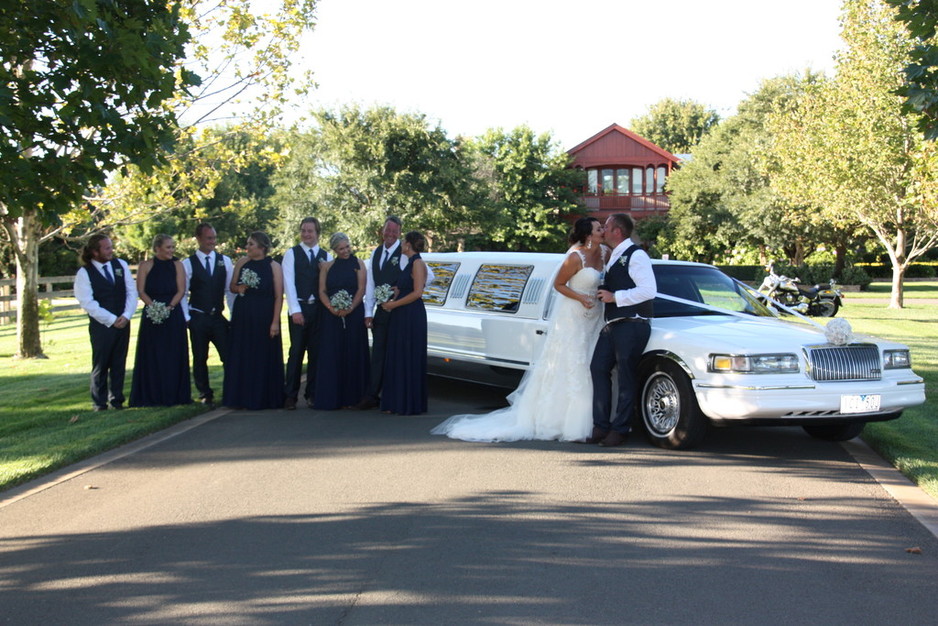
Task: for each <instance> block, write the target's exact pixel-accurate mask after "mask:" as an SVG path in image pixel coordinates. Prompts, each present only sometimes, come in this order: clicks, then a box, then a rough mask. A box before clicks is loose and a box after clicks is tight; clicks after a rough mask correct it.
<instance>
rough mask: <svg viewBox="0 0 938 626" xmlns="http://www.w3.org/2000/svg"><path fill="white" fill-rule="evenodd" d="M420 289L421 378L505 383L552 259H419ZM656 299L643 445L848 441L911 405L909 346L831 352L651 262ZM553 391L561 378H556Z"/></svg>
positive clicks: (741, 296) (536, 317) (810, 332)
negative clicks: (780, 432)
mask: <svg viewBox="0 0 938 626" xmlns="http://www.w3.org/2000/svg"><path fill="white" fill-rule="evenodd" d="M421 256H422V257H423V259H424V260H425V261H426V262H427V263H428V264H429V265H430V266H431V267H432V268H433V272H434V274H435V280H434V281H433V283H432V284H430V285H428V287H427V289H426V291H425V293H424V302H425V303H426V306H427V318H428V355H429V367H430V372H431V373H432V374H436V375H440V376H448V377H452V378H459V379H464V380H473V381H477V382H485V383H490V384H501V385H504V386H514V385H515V384H516V383H517V382H518V380H519V379H520V374H521V372H522V371H523V370H524V369H526V368H527V367H528V366H529V365H530V364H531V362H532V360H533V359H534V358H535V356H536V354H537V351H538V348H539V346H540V345H541V343H542V341H543V339H544V335H545V333H546V332H547V328H548V326H549V320H550V316H551V307H552V305H553V303H554V301H555V299H556V298H559V297H563V296H560V295H559V294H557V293H556V291H554V289H553V281H554V276H555V275H556V273H557V271H558V270H559V268H560V264H561V263H562V261H563V258H564V256H563V255H562V254H542V253H524V252H464V253H427V254H423V255H421ZM653 263H654V272H655V277H656V279H657V281H658V291H659V294H664V295H663V296H661V297H658V298H657V299H656V300H655V314H654V319H653V320H652V323H651V338H650V340H649V342H648V347H647V348H646V349H645V356H644V359H643V362H642V365H641V372H640V394H641V397H640V399H639V402H638V403H637V408H638V412H639V413H640V417H641V422H642V423H644V426H645V428H646V430H647V432H648V434H649V437H650V438H651V440H652V441H653V442H654V443H655V444H657V445H659V446H662V447H666V448H687V447H691V446H693V445H695V444H697V443H698V442H699V441H700V440H701V439H702V437H703V436H704V434H705V433H706V430H707V427H708V425H709V424H711V423H712V424H717V425H728V424H738V423H739V424H741V423H746V424H777V425H796V426H802V427H803V428H804V429H805V430H806V431H807V432H808V433H810V434H811V435H813V436H815V437H819V438H822V439H829V440H844V439H849V438H852V437H855V436H856V435H858V434H859V433H860V431H861V430H862V429H863V426H864V424H865V423H866V422H871V421H882V420H889V419H895V418H897V417H899V416H900V415H901V414H902V410H903V409H905V408H906V407H910V406H915V405H918V404H921V403H923V402H924V401H925V384H924V381H923V380H922V379H921V378H920V377H919V376H917V375H916V374H915V373H914V372H913V371H912V369H911V362H910V356H909V349H908V348H907V347H906V346H904V345H901V344H897V343H892V342H887V341H883V340H879V339H875V338H872V337H866V336H864V337H859V336H858V337H855V338H852V339H851V340H850V341H849V342H847V343H845V344H844V345H835V344H832V343H831V342H829V341H828V339H827V338H826V337H825V333H824V332H823V331H822V330H820V329H818V328H815V327H814V326H811V325H810V324H808V323H803V322H793V321H784V320H781V319H779V318H777V317H776V316H775V314H773V313H772V312H771V311H770V310H768V309H767V308H766V307H765V306H764V305H762V304H761V303H760V302H759V300H758V299H757V296H756V295H753V293H752V292H751V291H749V289H748V288H747V287H745V286H744V285H742V284H741V283H738V282H736V281H734V280H733V279H731V278H730V277H728V276H727V275H726V274H724V273H722V272H721V271H719V270H718V269H716V268H715V267H713V266H711V265H703V264H700V263H689V262H681V261H659V260H656V261H653ZM557 384H560V385H562V384H563V381H557Z"/></svg>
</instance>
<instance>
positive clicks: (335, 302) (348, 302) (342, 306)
mask: <svg viewBox="0 0 938 626" xmlns="http://www.w3.org/2000/svg"><path fill="white" fill-rule="evenodd" d="M329 304H331V305H332V308H333V309H336V310H337V311H347V310H348V309H351V308H352V296H351V294H349V292H347V291H346V290H345V289H340V290H339V291H337V292H335V294H334V295H333V296H332V297H331V298H329ZM342 328H345V318H344V317H343V318H342Z"/></svg>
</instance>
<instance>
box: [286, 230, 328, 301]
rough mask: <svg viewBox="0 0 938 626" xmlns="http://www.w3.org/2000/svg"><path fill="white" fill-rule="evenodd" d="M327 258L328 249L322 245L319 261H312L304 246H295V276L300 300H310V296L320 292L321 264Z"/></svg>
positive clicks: (317, 257)
mask: <svg viewBox="0 0 938 626" xmlns="http://www.w3.org/2000/svg"><path fill="white" fill-rule="evenodd" d="M326 258H327V257H326V251H325V250H323V249H322V247H321V246H320V248H319V254H317V255H316V259H317V262H315V263H311V262H310V260H309V255H308V254H307V253H306V250H305V249H304V248H303V246H301V245H299V244H297V245H295V246H293V276H294V283H295V285H296V296H297V298H298V299H299V301H300V302H309V297H310V296H312V295H316V294H318V293H319V264H320V263H322V262H323V261H325V260H326ZM317 300H318V298H317Z"/></svg>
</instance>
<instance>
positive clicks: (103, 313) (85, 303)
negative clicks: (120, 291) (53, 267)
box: [75, 259, 137, 327]
mask: <svg viewBox="0 0 938 626" xmlns="http://www.w3.org/2000/svg"><path fill="white" fill-rule="evenodd" d="M117 263H118V265H119V266H120V270H121V276H114V277H113V278H114V280H115V281H117V280H121V279H123V281H124V288H125V289H126V290H127V297H126V299H125V300H124V312H123V313H122V314H121V315H114V314H113V313H111V312H110V311H108V310H107V309H105V308H104V307H102V306H101V305H100V304H98V301H97V300H95V299H94V290H93V289H92V288H91V277H90V276H88V268H87V267H81V268H79V269H78V272H77V273H76V274H75V299H76V300H78V304H80V305H81V308H82V309H84V310H85V313H87V314H88V315H90V316H91V318H92V319H94V320H97V321H98V322H101V323H102V324H104V325H105V326H107V327H111V326H112V325H113V324H114V322H116V321H117V318H118V317H121V316H123V317H126V318H127V319H128V320H129V319H130V318H132V317H133V316H134V311H136V310H137V281H136V280H135V279H134V277H133V276H131V274H130V267H129V266H128V265H127V262H126V261H124V260H123V259H117ZM104 265H105V264H104V263H99V262H98V261H95V260H94V259H92V260H91V266H92V267H93V268H95V269H96V270H97V271H98V272H100V273H101V275H102V276H104V277H105V278H107V274H105V273H104V270H103V269H102V268H103V267H104ZM92 271H94V270H92ZM115 273H116V272H115Z"/></svg>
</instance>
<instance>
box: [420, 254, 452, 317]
mask: <svg viewBox="0 0 938 626" xmlns="http://www.w3.org/2000/svg"><path fill="white" fill-rule="evenodd" d="M427 265H429V266H430V268H431V269H432V270H433V282H432V283H430V284H429V285H427V286H426V287H425V288H424V290H423V302H424V304H431V305H433V306H443V304H445V303H446V296H447V294H449V288H450V285H452V284H453V277H454V276H455V275H456V272H457V271H458V270H459V263H440V262H436V261H431V262H430V263H428V264H427Z"/></svg>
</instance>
